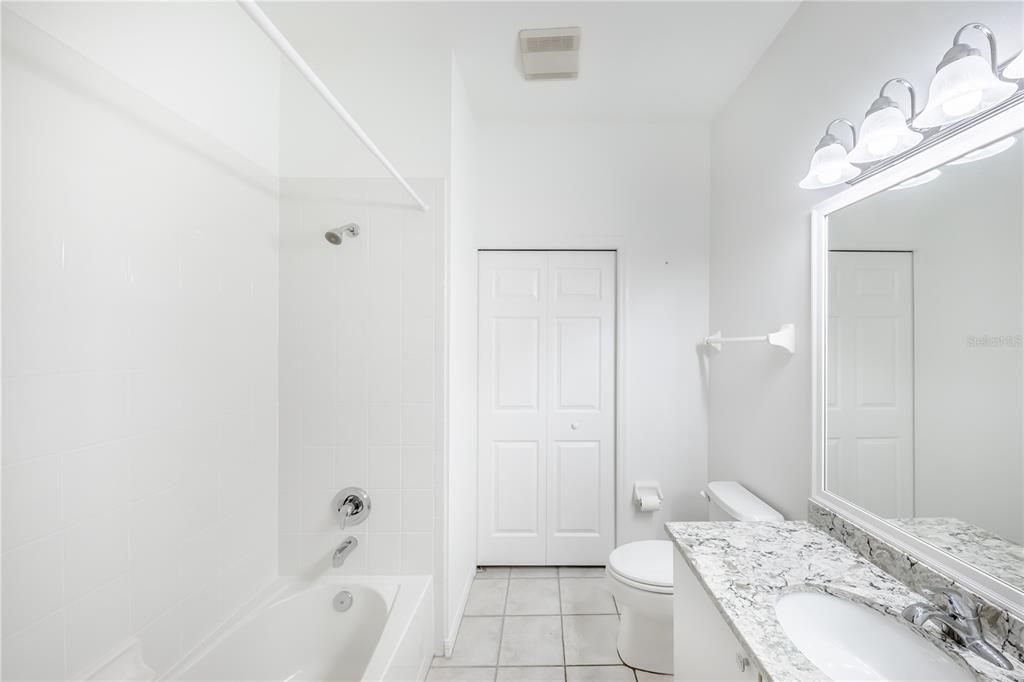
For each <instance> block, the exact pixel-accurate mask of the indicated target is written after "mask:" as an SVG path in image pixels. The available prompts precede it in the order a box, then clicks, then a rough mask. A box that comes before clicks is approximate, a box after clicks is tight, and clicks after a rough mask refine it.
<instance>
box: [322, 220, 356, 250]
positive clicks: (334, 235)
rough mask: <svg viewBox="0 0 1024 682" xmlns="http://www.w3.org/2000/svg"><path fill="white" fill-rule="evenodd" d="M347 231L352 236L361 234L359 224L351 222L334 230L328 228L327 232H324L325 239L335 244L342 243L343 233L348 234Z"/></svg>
mask: <svg viewBox="0 0 1024 682" xmlns="http://www.w3.org/2000/svg"><path fill="white" fill-rule="evenodd" d="M346 233H347V234H348V235H349V236H350V237H358V236H359V226H358V225H356V224H355V223H349V224H348V225H342V226H341V227H336V228H334V229H333V230H328V231H327V232H325V233H324V239H326V240H327V241H328V242H330V243H331V244H334V245H335V246H337V245H338V244H340V243H341V237H342V235H343V234H346Z"/></svg>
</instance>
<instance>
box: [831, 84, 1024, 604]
mask: <svg viewBox="0 0 1024 682" xmlns="http://www.w3.org/2000/svg"><path fill="white" fill-rule="evenodd" d="M1021 130H1024V102H1018V103H1017V104H1016V105H1015V106H1013V107H1011V108H1009V109H1007V110H1005V111H1002V112H999V113H998V114H996V115H994V116H991V117H989V118H987V119H985V120H982V121H980V122H979V123H977V125H974V126H971V127H969V128H967V129H965V130H962V131H960V132H958V133H957V134H955V135H952V136H950V137H949V138H948V139H945V140H943V141H942V142H940V143H939V144H936V145H934V146H931V147H929V148H927V149H924V150H922V151H921V152H920V153H919V154H916V155H914V156H911V157H909V158H907V159H906V160H904V161H902V162H901V163H898V164H896V165H894V166H892V167H890V168H887V169H885V170H883V171H881V172H879V173H877V174H875V175H872V176H871V177H869V178H867V179H865V180H864V181H863V182H860V183H858V184H856V185H853V186H851V187H849V188H847V189H845V190H843V191H842V192H839V193H838V194H835V195H833V196H831V197H829V198H828V199H825V200H824V201H822V202H821V203H819V204H818V205H816V206H815V207H814V208H813V209H812V211H811V345H812V362H811V382H812V390H811V396H812V403H811V405H812V407H811V412H812V415H811V425H812V435H811V440H812V444H811V453H812V465H811V476H812V485H811V490H812V494H811V499H812V500H814V501H815V502H816V503H818V504H820V505H821V506H823V507H825V508H827V509H829V510H831V511H833V512H835V513H837V514H839V515H840V516H843V517H845V518H847V519H849V520H851V521H853V522H854V523H855V524H857V525H859V526H861V527H862V528H864V529H865V530H868V531H869V532H870V533H871V534H873V535H876V536H877V537H879V538H880V539H882V540H884V541H885V542H888V543H890V544H892V545H894V546H895V547H897V548H898V549H900V550H902V551H904V552H907V553H908V554H910V555H911V556H914V557H915V558H918V559H920V560H921V561H922V562H924V563H926V564H928V565H929V566H931V567H932V568H934V569H935V570H937V571H939V572H940V573H943V574H945V575H947V576H949V577H950V578H952V579H953V580H955V581H956V582H958V583H960V584H961V585H963V586H964V587H965V588H967V589H969V590H972V591H973V592H975V593H976V594H978V595H979V596H981V597H984V598H986V599H988V600H990V601H991V602H993V603H995V604H998V605H999V606H1001V607H1003V608H1005V609H1006V610H1007V611H1010V612H1011V613H1013V614H1014V615H1016V616H1017V617H1022V618H1024V590H1022V589H1018V588H1015V587H1013V586H1011V585H1009V584H1008V583H1005V582H1003V581H1001V580H999V579H997V578H994V577H992V576H991V575H989V574H987V573H985V572H983V571H981V570H979V569H977V568H975V567H974V566H972V565H971V564H970V563H968V562H967V561H964V560H963V559H960V558H958V557H956V556H954V555H952V554H949V553H947V552H945V551H943V550H941V549H939V548H937V547H935V546H933V545H930V544H928V543H927V542H925V541H924V540H921V539H920V538H918V537H916V536H914V535H912V534H910V533H908V532H906V531H904V530H901V529H900V528H898V527H896V526H895V525H893V524H891V523H889V522H888V521H886V520H885V519H883V518H881V517H879V516H878V515H876V514H873V513H871V512H870V511H868V510H866V509H864V508H862V507H859V506H857V505H855V504H853V503H852V502H850V501H848V500H846V499H844V498H842V497H839V496H838V495H835V494H833V493H830V492H829V491H828V490H827V489H826V488H825V461H824V457H825V419H826V412H827V405H826V402H825V401H826V396H827V393H826V386H825V382H826V380H827V376H826V374H827V373H826V364H825V363H826V354H825V350H826V329H827V321H828V292H827V285H828V216H829V215H830V214H832V213H835V212H836V211H838V210H840V209H842V208H845V207H847V206H850V205H852V204H855V203H857V202H859V201H862V200H864V199H867V198H868V197H870V196H872V195H875V194H878V193H879V192H883V191H885V190H887V189H889V188H890V187H892V186H894V185H898V184H899V183H901V182H904V181H905V180H908V179H910V178H912V177H915V176H917V175H920V174H921V173H924V172H926V171H929V170H931V169H932V168H937V167H939V166H942V165H944V164H945V163H947V162H948V161H952V160H953V159H955V158H957V157H959V156H963V155H964V154H966V153H968V152H971V151H973V150H975V149H978V148H980V147H984V146H986V145H988V144H992V143H993V142H995V141H997V140H1000V139H1002V138H1004V137H1007V136H1009V135H1013V134H1016V133H1018V132H1020V131H1021Z"/></svg>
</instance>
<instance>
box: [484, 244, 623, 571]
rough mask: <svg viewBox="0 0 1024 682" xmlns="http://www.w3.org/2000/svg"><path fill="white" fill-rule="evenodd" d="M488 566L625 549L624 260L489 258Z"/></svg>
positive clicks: (569, 255) (602, 254) (596, 559)
mask: <svg viewBox="0 0 1024 682" xmlns="http://www.w3.org/2000/svg"><path fill="white" fill-rule="evenodd" d="M479 292H480V318H479V319H480V322H479V324H480V348H479V358H480V366H479V437H480V441H479V449H478V456H479V488H478V498H479V517H478V523H477V527H478V534H479V538H478V539H479V541H478V545H477V547H478V549H477V554H478V556H477V560H478V562H479V563H480V564H481V565H604V563H605V560H606V559H607V557H608V553H609V552H610V551H611V550H612V549H613V548H614V547H615V296H616V287H615V253H614V252H610V251H481V252H480V283H479Z"/></svg>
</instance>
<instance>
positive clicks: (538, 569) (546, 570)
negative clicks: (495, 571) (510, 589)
mask: <svg viewBox="0 0 1024 682" xmlns="http://www.w3.org/2000/svg"><path fill="white" fill-rule="evenodd" d="M512 577H513V578H557V577H558V569H557V568H555V567H554V566H513V567H512Z"/></svg>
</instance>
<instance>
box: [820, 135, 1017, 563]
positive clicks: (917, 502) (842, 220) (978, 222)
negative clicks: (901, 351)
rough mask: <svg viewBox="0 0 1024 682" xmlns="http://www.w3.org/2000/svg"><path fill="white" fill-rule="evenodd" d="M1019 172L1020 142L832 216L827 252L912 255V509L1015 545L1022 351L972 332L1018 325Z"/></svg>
mask: <svg viewBox="0 0 1024 682" xmlns="http://www.w3.org/2000/svg"><path fill="white" fill-rule="evenodd" d="M1018 137H1019V136H1018ZM1022 169H1024V150H1022V148H1021V145H1020V144H1019V143H1018V144H1016V145H1015V146H1014V147H1013V148H1012V149H1010V150H1009V151H1007V152H1004V153H1003V154H1001V155H999V156H996V157H994V158H991V159H985V160H983V161H978V162H975V163H971V164H963V165H952V166H946V167H945V168H944V169H943V173H942V175H941V176H940V177H939V178H938V179H936V180H934V181H932V182H931V183H929V184H927V185H922V186H920V187H914V188H907V189H903V190H899V191H891V192H883V193H881V194H880V195H876V196H874V197H871V198H869V199H867V200H865V201H862V202H860V203H857V204H854V205H853V206H848V207H847V208H844V209H842V210H841V211H838V212H837V213H834V214H833V215H832V216H831V217H830V218H829V248H832V249H853V250H865V249H867V250H872V249H873V250H897V251H913V252H914V298H913V303H914V328H915V333H914V389H915V390H914V516H918V517H933V516H943V517H948V516H951V517H955V518H958V519H960V520H962V521H965V522H967V523H971V524H975V525H978V526H980V527H982V528H985V529H986V530H989V531H991V532H994V533H996V534H998V535H1000V536H1002V537H1004V538H1006V539H1008V540H1011V541H1013V542H1017V543H1020V542H1021V541H1022V537H1021V534H1022V527H1021V521H1022V516H1024V512H1022V506H1021V505H1022V504H1024V500H1022V499H1021V495H1020V479H1021V468H1022V464H1024V461H1022V457H1021V452H1022V447H1021V445H1022V444H1021V429H1022V427H1024V425H1022V421H1024V403H1022V402H1021V400H1022V394H1021V386H1022V382H1021V376H1022V375H1021V372H1022V369H1024V364H1022V353H1021V347H1020V346H1019V345H1017V346H1014V345H1004V346H979V345H971V344H970V343H969V342H968V339H969V338H970V337H972V336H973V337H979V336H985V335H989V336H1008V337H1012V336H1019V335H1020V334H1021V333H1022V329H1021V306H1022V305H1024V296H1022V286H1024V279H1022V272H1021V268H1022V253H1024V252H1022V251H1021V248H1022V240H1021V236H1022V235H1021V232H1022V227H1024V226H1022V221H1021V217H1022V216H1024V204H1022V197H1021V187H1022ZM966 462H970V465H965V463H966ZM951 491H955V494H950V493H951Z"/></svg>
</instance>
